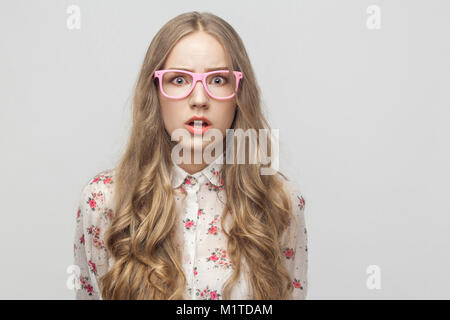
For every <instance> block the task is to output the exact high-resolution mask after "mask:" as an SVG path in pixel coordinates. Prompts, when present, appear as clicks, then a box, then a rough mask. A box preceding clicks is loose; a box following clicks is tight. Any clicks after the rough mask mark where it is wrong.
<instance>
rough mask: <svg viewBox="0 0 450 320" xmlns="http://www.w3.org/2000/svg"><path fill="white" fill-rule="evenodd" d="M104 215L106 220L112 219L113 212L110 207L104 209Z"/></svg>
mask: <svg viewBox="0 0 450 320" xmlns="http://www.w3.org/2000/svg"><path fill="white" fill-rule="evenodd" d="M104 216H105V218H107V219H108V220H112V219H113V217H114V212H113V210H112V209H108V208H107V209H105V211H104Z"/></svg>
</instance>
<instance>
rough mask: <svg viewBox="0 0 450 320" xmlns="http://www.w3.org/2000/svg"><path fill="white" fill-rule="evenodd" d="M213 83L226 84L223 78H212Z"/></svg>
mask: <svg viewBox="0 0 450 320" xmlns="http://www.w3.org/2000/svg"><path fill="white" fill-rule="evenodd" d="M213 83H214V84H224V83H226V79H225V78H224V77H220V76H217V77H214V79H213Z"/></svg>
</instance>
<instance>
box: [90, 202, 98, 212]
mask: <svg viewBox="0 0 450 320" xmlns="http://www.w3.org/2000/svg"><path fill="white" fill-rule="evenodd" d="M96 205H97V202H95V200H94V199H90V200H89V206H90V207H91V208H92V210H94V209H95V206H96Z"/></svg>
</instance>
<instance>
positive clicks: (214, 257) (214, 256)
mask: <svg viewBox="0 0 450 320" xmlns="http://www.w3.org/2000/svg"><path fill="white" fill-rule="evenodd" d="M209 259H210V260H212V261H217V260H219V258H218V257H217V256H216V254H213V255H212V256H210V257H209Z"/></svg>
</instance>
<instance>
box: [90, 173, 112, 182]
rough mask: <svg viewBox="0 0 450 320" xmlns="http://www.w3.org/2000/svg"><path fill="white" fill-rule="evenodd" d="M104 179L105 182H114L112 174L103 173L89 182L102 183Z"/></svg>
mask: <svg viewBox="0 0 450 320" xmlns="http://www.w3.org/2000/svg"><path fill="white" fill-rule="evenodd" d="M102 181H103V184H112V183H113V180H112V176H111V175H105V174H101V175H97V176H95V177H94V179H92V181H91V182H90V183H89V184H93V183H100V182H102Z"/></svg>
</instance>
